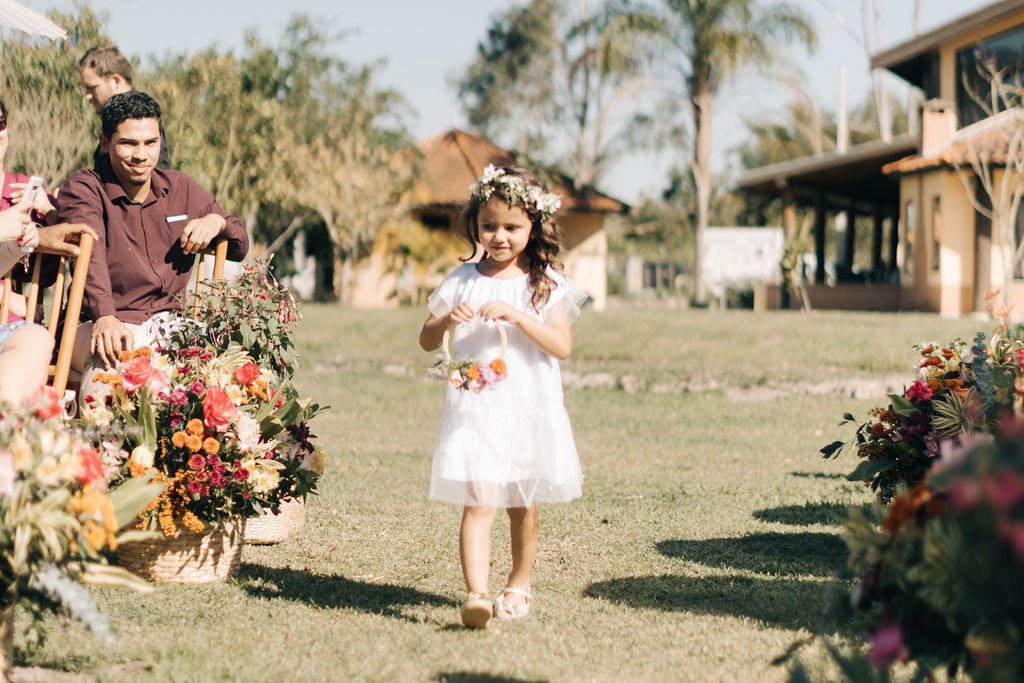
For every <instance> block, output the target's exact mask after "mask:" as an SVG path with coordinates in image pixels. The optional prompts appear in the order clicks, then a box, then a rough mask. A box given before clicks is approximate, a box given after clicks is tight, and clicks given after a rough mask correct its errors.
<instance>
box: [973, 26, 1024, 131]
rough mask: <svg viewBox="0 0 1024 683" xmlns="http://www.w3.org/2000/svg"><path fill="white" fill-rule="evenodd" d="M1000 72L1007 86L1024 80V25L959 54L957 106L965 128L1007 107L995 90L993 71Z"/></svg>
mask: <svg viewBox="0 0 1024 683" xmlns="http://www.w3.org/2000/svg"><path fill="white" fill-rule="evenodd" d="M997 71H998V72H1002V73H1001V74H1000V78H1001V80H1002V82H1003V83H1005V84H1006V85H1007V86H1013V84H1015V83H1019V82H1020V80H1021V77H1022V75H1024V26H1018V27H1017V28H1014V29H1011V30H1009V31H1007V32H1006V33H1002V34H1000V35H998V36H993V37H991V38H986V39H985V40H982V41H980V42H977V43H975V44H974V45H971V46H970V47H966V48H964V49H963V50H960V51H959V52H957V53H956V109H957V115H958V117H959V119H960V126H961V127H963V126H968V125H970V124H972V123H977V122H978V121H981V120H982V119H984V118H986V117H988V116H990V115H991V114H993V113H995V112H996V111H1002V110H1003V109H1006V107H1007V103H1006V101H1005V100H1004V99H1003V98H1002V97H1001V96H1000V95H999V94H998V93H993V88H992V74H993V73H995V72H997ZM993 95H995V101H994V102H993Z"/></svg>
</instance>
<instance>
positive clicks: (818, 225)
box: [814, 193, 828, 285]
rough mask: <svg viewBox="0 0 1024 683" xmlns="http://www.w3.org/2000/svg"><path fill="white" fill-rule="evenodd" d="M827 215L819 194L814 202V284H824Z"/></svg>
mask: <svg viewBox="0 0 1024 683" xmlns="http://www.w3.org/2000/svg"><path fill="white" fill-rule="evenodd" d="M827 220H828V215H827V214H826V212H825V197H824V196H822V195H821V194H820V193H819V194H818V196H817V197H816V198H815V200H814V253H815V255H816V256H817V259H818V263H817V265H816V266H815V268H814V284H816V285H823V284H825V226H826V224H827Z"/></svg>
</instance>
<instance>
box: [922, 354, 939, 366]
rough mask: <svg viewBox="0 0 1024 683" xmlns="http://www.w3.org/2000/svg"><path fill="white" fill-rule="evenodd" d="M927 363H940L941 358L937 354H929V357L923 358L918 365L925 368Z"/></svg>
mask: <svg viewBox="0 0 1024 683" xmlns="http://www.w3.org/2000/svg"><path fill="white" fill-rule="evenodd" d="M929 365H942V359H941V358H939V357H938V356H931V357H930V358H925V359H924V360H923V361H921V365H920V367H922V368H926V367H928V366H929Z"/></svg>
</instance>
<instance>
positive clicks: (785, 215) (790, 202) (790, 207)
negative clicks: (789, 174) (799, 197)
mask: <svg viewBox="0 0 1024 683" xmlns="http://www.w3.org/2000/svg"><path fill="white" fill-rule="evenodd" d="M782 230H783V233H784V234H785V236H786V239H787V240H790V239H793V238H794V237H795V236H796V199H795V198H794V197H793V188H791V187H786V188H785V189H784V190H783V191H782Z"/></svg>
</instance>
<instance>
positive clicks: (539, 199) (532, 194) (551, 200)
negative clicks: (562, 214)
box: [469, 164, 562, 222]
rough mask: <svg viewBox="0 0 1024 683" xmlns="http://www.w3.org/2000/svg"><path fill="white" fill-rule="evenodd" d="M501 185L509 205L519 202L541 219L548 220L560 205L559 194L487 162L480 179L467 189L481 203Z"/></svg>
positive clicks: (553, 215)
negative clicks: (546, 190)
mask: <svg viewBox="0 0 1024 683" xmlns="http://www.w3.org/2000/svg"><path fill="white" fill-rule="evenodd" d="M499 186H500V187H501V193H502V194H503V195H504V196H505V197H507V198H508V203H509V206H511V205H513V204H515V203H516V202H521V203H522V204H523V205H524V206H526V208H528V209H532V210H534V211H536V212H537V213H539V214H540V217H541V220H542V221H545V222H547V221H550V220H551V219H552V218H554V217H555V212H556V211H558V208H559V207H560V206H562V197H561V195H557V194H554V193H553V192H545V191H544V190H543V188H541V187H540V186H539V185H534V184H532V183H530V182H528V181H527V180H525V179H524V178H520V177H519V176H516V175H509V174H507V173H505V169H503V168H495V167H494V164H488V166H487V168H485V169H484V174H483V175H482V176H480V179H479V180H478V181H477V182H475V183H473V184H472V185H470V186H469V191H470V192H471V193H473V196H474V197H476V198H477V199H479V200H480V201H481V202H482V203H486V202H487V200H489V199H490V198H491V195H492V194H494V191H495V190H497V189H498V187H499Z"/></svg>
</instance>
